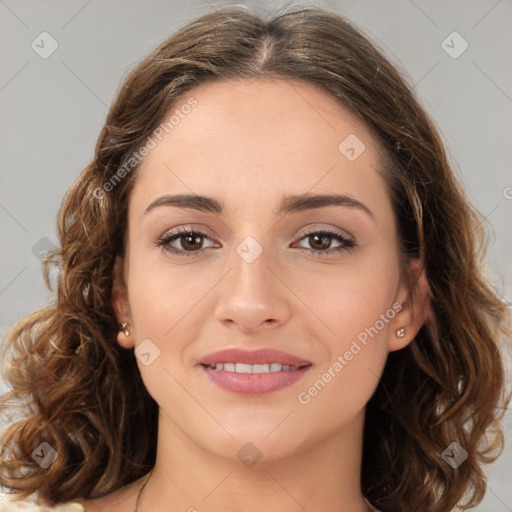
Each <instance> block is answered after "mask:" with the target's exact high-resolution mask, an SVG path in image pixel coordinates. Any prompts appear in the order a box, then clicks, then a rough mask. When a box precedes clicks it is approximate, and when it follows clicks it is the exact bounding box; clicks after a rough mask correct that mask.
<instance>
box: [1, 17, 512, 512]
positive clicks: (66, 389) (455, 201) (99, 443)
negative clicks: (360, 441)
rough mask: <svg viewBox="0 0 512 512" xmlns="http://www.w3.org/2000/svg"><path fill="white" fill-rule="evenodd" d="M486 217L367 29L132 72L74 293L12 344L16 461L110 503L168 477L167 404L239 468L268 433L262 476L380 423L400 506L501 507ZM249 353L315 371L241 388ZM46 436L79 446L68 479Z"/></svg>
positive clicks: (99, 164)
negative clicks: (275, 386)
mask: <svg viewBox="0 0 512 512" xmlns="http://www.w3.org/2000/svg"><path fill="white" fill-rule="evenodd" d="M334 195H336V196H338V197H337V199H336V203H337V204H336V205H334V204H332V203H333V197H332V196H334ZM171 196H180V197H178V198H176V197H174V198H171ZM184 196H188V197H184ZM291 196H293V197H291ZM312 196H323V197H316V198H315V199H314V198H313V197H312ZM327 196H331V197H330V199H329V200H330V201H331V204H330V205H329V206H327V205H326V203H325V202H326V201H327V199H328V198H327ZM205 198H210V199H215V201H209V200H208V199H205ZM178 199H180V200H181V203H179V202H178ZM185 200H186V201H188V203H187V204H188V207H187V208H184V207H183V205H184V203H183V202H184V201H185ZM308 201H309V202H308ZM322 201H323V203H322ZM171 203H172V204H173V205H171ZM191 203H193V204H194V205H195V206H194V207H190V206H191ZM322 204H323V206H321V205H322ZM180 205H181V206H180ZM478 223H479V219H478V216H477V214H476V213H475V212H474V211H473V209H472V208H471V207H470V206H469V205H468V203H467V201H466V199H465V197H464V194H463V193H462V190H461V188H460V186H459V185H458V184H457V182H456V180H455V179H454V177H453V174H452V172H451V170H450V167H449V164H448V162H447V158H446V154H445V151H444V149H443V146H442V143H441V141H440V138H439V136H438V134H437V132H436V131H435V129H434V127H433V125H432V123H431V122H430V121H429V119H428V117H427V115H426V114H425V113H424V111H423V109H422V108H421V106H420V105H419V103H418V101H417V100H416V99H415V98H414V96H413V94H412V93H411V90H410V87H409V86H408V85H407V83H406V82H405V81H404V80H403V78H401V77H400V75H399V74H398V73H397V71H396V70H395V69H394V68H393V67H392V66H391V65H390V64H389V62H388V61H387V60H386V59H385V58H384V57H383V56H382V55H381V54H380V53H379V52H378V50H376V49H375V48H374V47H373V46H372V45H371V44H370V43H369V42H368V41H367V40H366V39H365V38H364V36H362V35H361V34H360V33H359V32H358V31H357V30H355V29H354V28H352V27H351V26H350V25H349V24H348V23H347V22H346V21H345V20H344V19H343V18H341V17H339V16H337V15H335V14H331V13H328V12H326V11H323V10H320V9H309V10H308V9H304V10H298V11H295V12H288V13H284V14H282V15H280V16H277V17H275V18H274V19H272V20H270V21H268V22H266V21H263V20H261V19H259V18H258V17H257V16H255V15H254V14H252V13H250V12H249V11H247V10H245V9H242V8H238V9H235V8H227V9H224V10H219V11H217V12H215V13H212V14H210V15H207V16H205V17H202V18H201V19H198V20H196V21H195V22H193V23H191V24H189V25H188V26H187V27H185V28H184V29H182V30H181V31H179V32H178V33H176V34H175V35H173V36H172V37H171V38H169V39H168V40H167V41H165V42H164V43H163V44H162V45H161V46H160V47H159V48H157V49H156V50H155V51H154V52H153V53H152V54H151V55H150V56H149V57H148V58H146V59H144V60H143V61H142V62H141V63H140V64H139V65H138V66H137V67H136V68H135V69H134V70H133V71H132V72H131V73H130V75H129V76H128V78H127V79H126V81H125V83H124V84H123V86H122V88H121V90H120V91H119V94H118V96H117V98H116V99H115V101H114V104H113V105H112V107H111V109H110V112H109V114H108V117H107V120H106V123H105V127H104V129H103V130H102V133H101V135H100V138H99V140H98V143H97V147H96V153H95V156H94V159H93V161H92V162H91V164H90V165H89V166H88V167H87V168H86V169H85V170H84V172H83V173H82V174H81V175H80V176H79V178H78V179H77V181H76V182H75V184H74V186H73V188H72V189H71V190H70V191H69V193H68V195H67V196H66V198H65V200H64V203H63V205H62V208H61V210H60V214H59V232H60V239H61V249H60V250H58V251H56V252H55V253H54V254H53V255H52V258H53V261H55V262H60V263H59V264H60V265H61V274H60V278H59V288H58V297H57V301H56V304H55V306H53V307H51V308H48V309H47V310H45V311H42V312H39V313H36V314H34V315H33V316H32V317H29V318H27V320H25V322H24V323H23V324H20V326H19V327H18V328H17V329H15V330H14V331H13V333H12V334H11V337H10V340H11V341H12V343H11V345H12V348H13V349H14V351H15V355H14V357H15V358H14V365H13V367H12V369H11V370H10V371H9V373H8V378H10V381H11V383H12V384H13V385H14V386H13V387H14V389H15V390H18V391H17V393H18V398H19V397H25V396H27V397H31V398H32V399H33V400H34V401H35V404H36V412H35V414H34V415H33V416H31V417H30V418H28V419H27V420H24V422H22V423H20V424H16V425H14V426H13V427H12V429H11V431H10V436H11V437H9V436H8V437H6V439H7V440H8V441H9V442H8V443H7V444H5V446H4V456H6V455H9V456H11V457H12V454H13V453H15V454H16V457H15V460H14V462H11V463H9V462H8V461H6V462H5V463H4V464H5V468H8V469H11V470H15V469H16V468H19V467H21V466H31V467H29V469H30V470H32V471H33V477H32V479H27V478H26V477H25V479H24V480H23V481H21V482H19V483H16V484H15V486H16V487H17V488H20V489H26V490H34V489H35V488H40V489H41V493H42V494H43V495H46V496H47V497H48V498H50V499H53V500H63V499H70V498H73V497H76V496H78V495H83V496H88V495H91V496H94V495H100V494H104V493H107V492H110V491H112V490H114V489H116V488H117V487H119V486H121V485H124V484H126V483H129V482H130V481H133V480H135V479H136V478H138V477H140V476H141V475H143V474H144V473H145V472H146V471H147V470H148V469H150V468H151V467H152V465H153V464H154V460H155V456H156V455H155V448H156V447H155V446H154V443H155V439H156V432H157V419H158V406H159V407H160V408H161V411H162V414H163V415H164V416H165V421H166V422H168V424H172V425H173V426H174V428H175V431H176V435H177V436H178V435H183V436H184V437H186V438H188V439H190V440H192V442H194V443H196V444H197V445H199V446H201V447H203V448H205V449H207V450H209V451H211V452H213V453H216V454H217V455H221V456H224V457H227V458H230V457H232V458H234V457H236V456H237V449H239V448H240V447H241V446H242V445H243V444H244V443H245V442H251V443H253V444H254V445H255V446H256V447H257V448H258V450H259V451H260V452H261V454H262V459H261V463H262V464H264V463H265V462H268V461H269V460H271V459H278V458H282V457H285V456H290V455H292V454H296V453H299V452H301V451H305V450H308V449H310V448H311V447H312V446H314V445H315V444H319V443H320V442H323V441H325V440H328V439H329V440H330V442H331V443H332V446H336V444H335V441H336V439H337V435H338V434H339V433H340V432H341V431H342V430H343V429H344V428H346V427H347V426H348V425H355V424H358V422H359V425H360V426H361V428H362V426H363V420H364V457H363V468H362V486H363V493H364V494H365V495H366V496H368V497H369V498H370V499H371V501H372V502H373V503H375V504H376V505H377V506H378V507H379V508H381V509H382V510H384V511H386V510H409V509H419V508H420V506H421V507H425V508H427V507H430V508H429V509H431V510H436V511H441V510H446V509H447V508H448V507H453V506H454V505H455V504H456V503H457V501H458V500H459V499H460V498H461V497H462V495H463V494H464V492H465V490H466V487H467V486H468V485H469V484H473V485H474V489H475V498H476V499H479V498H480V497H481V495H482V492H483V489H484V486H483V481H482V473H481V470H480V469H479V462H480V461H481V457H482V456H483V455H485V452H484V451H483V450H482V451H479V442H480V441H481V438H482V435H483V433H484V432H485V430H486V429H487V428H488V427H489V426H491V425H493V422H494V418H495V413H496V409H497V407H498V404H499V399H500V393H501V391H502V384H503V382H502V381H503V375H502V367H501V363H500V359H499V358H497V357H496V348H497V345H496V343H495V341H494V340H495V337H496V333H497V329H498V328H499V326H500V322H501V321H502V318H503V317H504V316H505V312H506V309H505V306H504V305H503V304H502V303H501V302H500V301H499V300H498V299H497V298H496V297H495V295H494V294H493V292H492V290H491V289H490V288H489V287H488V286H487V285H486V284H485V283H484V281H483V280H482V277H481V275H480V273H479V272H480V271H479V268H478V263H479V262H478V259H477V254H476V249H477V247H476V241H477V239H475V232H477V233H478V230H479V229H481V228H480V227H479V224H478ZM180 229H181V230H182V233H181V235H182V236H181V237H177V236H174V235H177V234H178V231H179V230H180ZM183 229H186V230H188V231H189V232H192V233H189V234H188V235H187V234H186V233H184V232H183ZM325 230H329V231H330V233H327V234H323V235H322V231H325ZM196 232H200V233H201V234H203V235H206V236H202V237H199V238H198V235H197V234H196ZM173 236H174V238H173ZM185 241H186V242H185ZM325 241H327V243H323V242H325ZM184 242H185V243H184ZM197 246H198V247H197ZM187 249H188V252H193V251H194V250H197V251H200V252H199V253H198V254H192V255H184V256H183V257H180V256H179V255H177V254H176V252H174V253H173V252H172V251H173V250H174V251H178V252H180V253H182V254H183V253H184V252H187ZM201 249H203V250H202V251H201ZM314 250H316V251H317V252H316V253H315V254H313V252H312V251H314ZM322 251H323V253H325V254H323V253H321V252H322ZM327 253H328V254H327ZM50 261H51V259H50ZM122 322H126V323H128V325H129V329H130V336H128V337H127V336H125V335H124V333H123V332H118V324H119V323H122ZM43 327H44V330H41V329H40V328H43ZM401 329H405V333H404V332H403V331H401ZM397 331H398V332H399V333H400V334H398V332H397ZM26 343H30V344H32V346H33V351H32V354H34V355H31V354H30V353H28V352H27V353H24V352H23V344H26ZM139 346H141V347H144V351H143V352H142V353H140V352H141V351H140V350H139V358H136V357H135V355H134V353H133V349H134V348H136V347H139ZM232 347H243V348H246V349H256V348H262V347H265V348H267V347H268V348H270V347H271V348H275V349H278V350H281V351H284V352H288V353H292V354H293V355H295V356H297V357H299V358H301V359H304V360H306V361H307V362H309V363H310V364H311V366H310V367H309V368H308V370H307V373H306V375H304V377H303V378H302V379H301V381H300V382H299V383H296V384H295V385H293V386H289V387H288V388H284V389H282V390H280V391H279V392H277V393H274V394H268V395H265V396H253V397H250V398H247V397H240V396H238V395H235V394H230V393H227V392H219V391H218V388H214V387H213V385H212V384H211V383H210V382H209V380H208V379H207V377H206V375H205V374H204V368H203V367H202V366H201V365H200V363H201V362H202V360H203V359H204V357H205V356H206V355H207V354H209V353H211V352H214V351H217V350H222V349H225V348H232ZM16 352H18V355H17V356H16ZM141 356H142V357H141ZM144 358H146V359H145V360H144ZM38 360H39V361H41V360H42V361H44V362H45V366H44V367H43V368H39V367H37V366H36V365H37V361H38ZM139 372H140V373H139ZM326 375H327V377H326ZM27 376H28V377H30V378H28V377H27ZM329 376H330V377H329ZM319 381H321V382H319ZM315 383H316V384H315ZM315 390H316V391H315ZM194 400H195V402H194ZM366 404H368V405H367V410H366V418H365V417H364V414H363V411H364V408H365V405H366ZM205 405H206V407H205ZM288 406H291V407H290V410H285V409H284V407H288ZM290 411H293V415H292V416H291V417H290V418H289V419H287V420H286V421H283V422H282V424H280V422H281V421H282V420H283V418H284V417H285V416H286V414H288V413H290ZM468 420H470V421H468ZM161 421H162V420H161ZM468 424H469V426H468ZM277 425H279V428H278V429H277V430H276V431H275V432H274V433H273V434H272V435H269V432H271V431H272V429H274V428H276V426H277ZM354 432H356V430H354ZM36 440H40V441H39V442H41V441H44V440H47V441H49V442H50V443H51V444H52V445H55V449H56V450H57V452H58V453H59V454H60V459H59V462H58V463H56V464H53V465H52V466H51V467H50V468H48V470H46V471H42V470H41V469H40V468H39V467H38V466H37V465H35V463H33V461H32V460H31V458H30V454H31V453H32V451H33V450H34V447H35V446H37V445H38V444H39V443H37V442H36ZM496 440H497V442H498V444H499V442H500V441H501V438H500V433H499V431H498V435H497V438H496ZM345 441H346V436H345ZM352 441H354V442H355V441H357V440H356V439H353V440H352ZM453 441H458V442H459V443H460V444H461V445H462V446H463V447H464V448H465V450H466V451H467V452H468V459H467V460H466V461H465V462H464V464H462V465H461V466H460V467H459V468H457V469H453V468H452V467H450V466H449V465H447V464H446V462H445V461H444V460H443V458H442V455H441V454H442V452H443V450H444V449H445V448H447V447H448V445H450V444H451V443H452V442H453ZM14 443H17V446H14ZM34 443H35V444H34ZM339 449H340V453H342V450H343V449H342V447H340V448H339ZM11 450H14V451H11ZM70 468H71V471H70ZM4 480H5V481H6V482H8V480H7V479H5V478H4ZM11 482H12V481H11ZM13 485H14V484H13ZM36 485H37V487H36ZM405 498H406V499H407V501H404V500H405Z"/></svg>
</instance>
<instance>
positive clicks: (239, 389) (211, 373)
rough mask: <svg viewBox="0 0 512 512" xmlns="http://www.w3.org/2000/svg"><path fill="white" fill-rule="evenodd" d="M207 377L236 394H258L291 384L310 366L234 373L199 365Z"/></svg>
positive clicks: (302, 375) (277, 389) (300, 377)
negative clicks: (296, 368) (263, 371)
mask: <svg viewBox="0 0 512 512" xmlns="http://www.w3.org/2000/svg"><path fill="white" fill-rule="evenodd" d="M201 368H202V369H203V371H204V372H205V373H206V375H208V377H209V379H210V380H211V381H212V382H213V383H214V384H216V385H217V386H219V387H220V388H222V389H224V390H226V391H231V392H232V393H236V394H238V395H244V396H260V395H266V394H267V393H272V392H274V391H279V390H280V389H283V388H286V387H287V386H291V385H292V384H294V383H295V382H297V381H299V380H300V379H302V377H304V374H305V373H307V372H308V371H309V369H310V368H311V365H310V366H304V367H302V368H299V369H298V370H288V371H280V372H269V373H236V372H226V371H224V370H214V369H212V368H210V367H209V366H204V365H201Z"/></svg>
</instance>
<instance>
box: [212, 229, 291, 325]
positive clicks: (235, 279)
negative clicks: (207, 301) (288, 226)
mask: <svg viewBox="0 0 512 512" xmlns="http://www.w3.org/2000/svg"><path fill="white" fill-rule="evenodd" d="M256 237H258V238H259V239H260V240H261V239H263V238H264V237H265V235H264V233H263V234H259V235H255V236H250V235H249V236H246V237H245V238H244V239H243V240H242V241H241V242H240V243H239V244H238V245H237V246H235V247H234V250H233V251H232V253H231V255H230V261H229V268H230V269H231V271H230V272H229V274H228V276H226V279H225V280H223V281H224V283H223V285H222V287H221V289H220V290H219V296H218V302H217V308H216V317H217V319H218V320H219V321H222V322H234V323H237V324H239V326H240V328H242V329H254V328H256V327H257V326H259V325H260V324H262V323H267V324H268V323H273V324H274V323H282V322H284V321H285V320H286V319H287V317H288V315H289V304H288V303H287V300H288V299H287V296H286V294H285V293H283V292H284V291H285V290H284V288H283V286H282V284H281V283H280V280H279V279H276V277H275V276H274V273H275V272H276V265H275V261H273V259H274V258H275V256H274V254H275V253H274V249H273V248H272V247H270V246H269V244H268V243H260V241H258V240H257V238H256ZM268 241H269V240H268V238H267V242H268Z"/></svg>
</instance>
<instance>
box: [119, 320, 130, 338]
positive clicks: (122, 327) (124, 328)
mask: <svg viewBox="0 0 512 512" xmlns="http://www.w3.org/2000/svg"><path fill="white" fill-rule="evenodd" d="M119 330H120V331H123V332H124V335H125V336H130V330H129V329H128V324H127V323H126V322H123V323H122V324H121V325H120V326H119Z"/></svg>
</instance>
